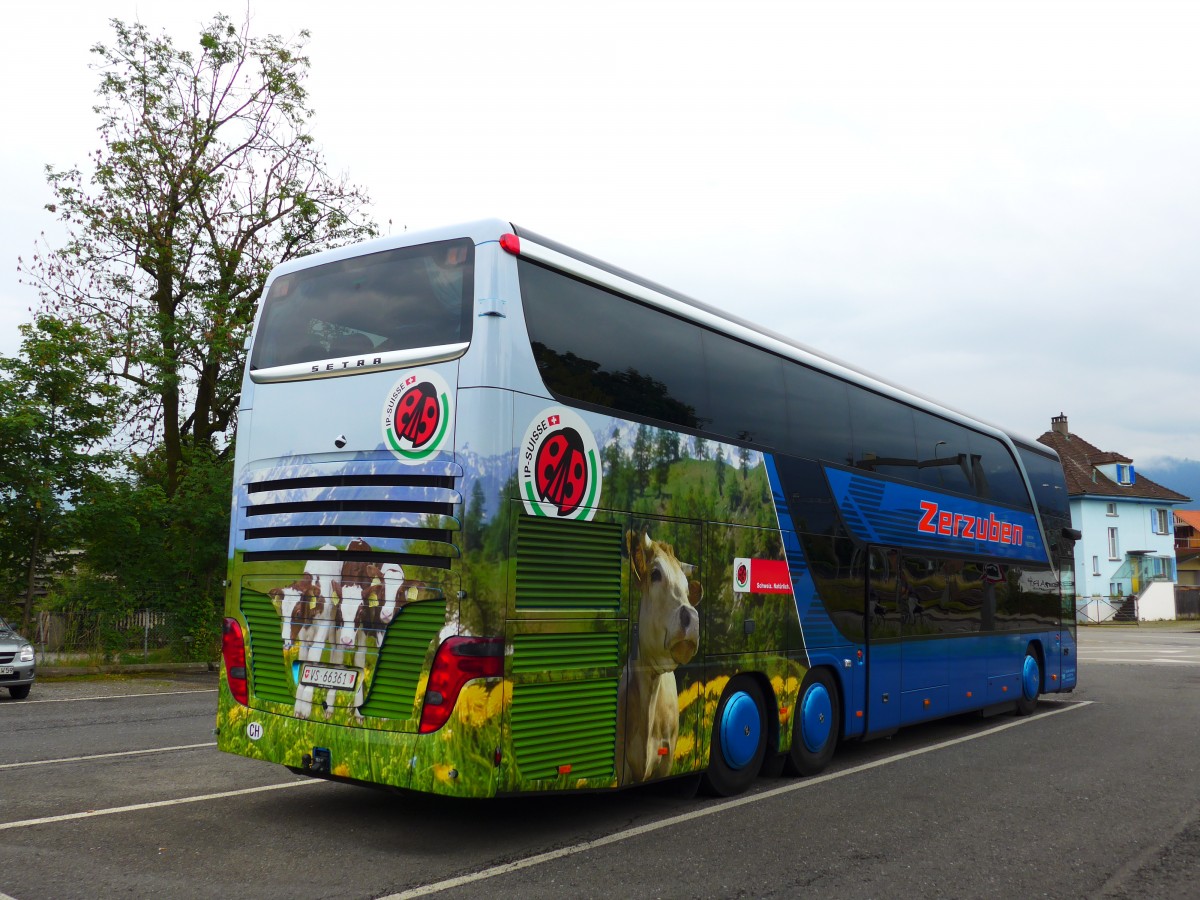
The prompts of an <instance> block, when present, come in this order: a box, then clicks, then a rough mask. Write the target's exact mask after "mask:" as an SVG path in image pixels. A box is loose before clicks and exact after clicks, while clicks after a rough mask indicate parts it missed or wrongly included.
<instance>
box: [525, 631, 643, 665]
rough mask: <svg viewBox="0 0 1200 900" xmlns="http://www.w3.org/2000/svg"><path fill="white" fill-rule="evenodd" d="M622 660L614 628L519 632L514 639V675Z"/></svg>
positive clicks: (618, 640)
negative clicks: (587, 631)
mask: <svg viewBox="0 0 1200 900" xmlns="http://www.w3.org/2000/svg"><path fill="white" fill-rule="evenodd" d="M620 663H621V641H620V637H619V635H617V633H616V632H607V633H605V632H597V633H593V634H519V635H517V636H516V637H515V638H514V639H513V658H512V671H513V674H514V675H524V674H530V673H535V672H563V671H568V670H570V671H575V670H578V669H603V668H609V667H615V666H618V665H620Z"/></svg>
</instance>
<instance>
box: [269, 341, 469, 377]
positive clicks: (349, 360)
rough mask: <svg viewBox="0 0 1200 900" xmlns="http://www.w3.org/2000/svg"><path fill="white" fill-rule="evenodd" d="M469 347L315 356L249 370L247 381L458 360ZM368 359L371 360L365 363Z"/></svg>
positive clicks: (338, 374)
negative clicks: (306, 360)
mask: <svg viewBox="0 0 1200 900" xmlns="http://www.w3.org/2000/svg"><path fill="white" fill-rule="evenodd" d="M469 346H471V345H470V343H469V342H465V341H464V342H463V343H459V344H441V345H439V346H436V347H416V348H414V349H411V350H389V351H387V352H384V353H376V354H363V355H359V356H350V357H344V358H336V359H333V358H331V359H314V360H311V361H310V362H303V363H296V364H294V365H289V366H272V367H271V368H269V369H251V370H250V380H251V381H253V382H254V383H255V384H276V383H278V382H284V381H309V380H312V379H316V378H339V377H342V376H345V375H362V374H364V373H366V372H385V371H387V370H389V369H407V368H411V367H412V366H421V365H433V364H435V363H442V362H449V361H450V360H453V359H458V358H459V357H460V356H462V355H463V354H464V353H466V352H467V348H468V347H469ZM368 360H370V361H369V362H368Z"/></svg>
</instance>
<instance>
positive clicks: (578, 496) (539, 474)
mask: <svg viewBox="0 0 1200 900" xmlns="http://www.w3.org/2000/svg"><path fill="white" fill-rule="evenodd" d="M518 474H519V478H520V486H521V501H522V502H523V503H524V504H525V511H526V512H527V513H529V514H530V515H531V516H548V517H552V518H558V519H583V520H585V521H586V520H590V519H591V518H592V516H594V515H595V514H596V510H595V502H596V501H597V500H598V499H599V498H600V487H601V482H602V480H603V473H602V470H601V467H600V451H599V450H598V449H597V447H596V438H595V437H594V436H593V435H592V430H591V429H590V428H588V426H587V424H586V423H585V422H584V421H583V419H581V418H580V417H579V416H578V415H577V414H576V413H574V412H572V411H571V410H569V409H566V408H563V407H551V408H550V409H546V410H543V411H542V412H540V413H539V414H538V415H537V416H535V417H534V419H533V421H532V422H531V423H530V424H529V427H528V428H527V429H526V430H525V439H524V440H523V441H522V442H521V448H520V472H519V473H518Z"/></svg>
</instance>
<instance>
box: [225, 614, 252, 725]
mask: <svg viewBox="0 0 1200 900" xmlns="http://www.w3.org/2000/svg"><path fill="white" fill-rule="evenodd" d="M221 658H222V659H223V660H224V661H225V680H226V681H227V682H228V683H229V690H230V692H231V693H232V694H233V699H234V700H236V701H237V702H238V703H240V704H242V706H249V705H250V686H249V684H247V682H246V642H245V641H243V640H242V626H241V625H239V624H238V620H237V619H226V620H225V624H224V625H223V626H222V627H221Z"/></svg>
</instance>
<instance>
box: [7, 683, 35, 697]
mask: <svg viewBox="0 0 1200 900" xmlns="http://www.w3.org/2000/svg"><path fill="white" fill-rule="evenodd" d="M31 687H33V685H32V684H16V685H13V686H12V687H10V688H9V689H8V693H9V694H10V695H11V696H12V698H13V699H14V700H24V699H25V698H26V697H28V696H29V689H30V688H31Z"/></svg>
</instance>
